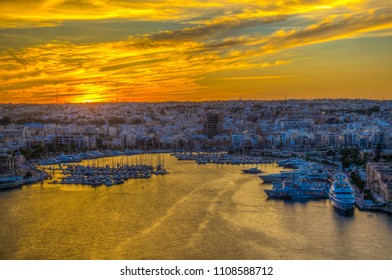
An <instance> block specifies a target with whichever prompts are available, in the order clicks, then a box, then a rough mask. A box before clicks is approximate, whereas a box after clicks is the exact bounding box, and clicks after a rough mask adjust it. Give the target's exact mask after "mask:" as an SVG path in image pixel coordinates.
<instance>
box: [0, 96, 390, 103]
mask: <svg viewBox="0 0 392 280" xmlns="http://www.w3.org/2000/svg"><path fill="white" fill-rule="evenodd" d="M322 100H333V101H338V100H363V101H365V100H366V101H392V98H391V99H377V98H349V97H344V98H330V97H329V98H290V99H242V98H240V99H229V100H203V101H196V100H182V101H181V100H168V101H92V102H63V103H52V102H49V103H35V102H33V103H26V102H21V103H13V102H7V103H3V102H0V105H89V104H90V105H93V104H124V103H148V104H152V103H160V104H163V103H212V102H233V101H239V102H249V101H254V102H257V101H259V102H287V101H322Z"/></svg>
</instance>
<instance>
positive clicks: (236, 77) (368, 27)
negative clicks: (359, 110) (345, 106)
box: [0, 0, 392, 103]
mask: <svg viewBox="0 0 392 280" xmlns="http://www.w3.org/2000/svg"><path fill="white" fill-rule="evenodd" d="M0 11H1V12H0V15H1V20H0V28H1V29H0V30H1V31H0V61H1V64H2V66H1V67H0V103H10V102H12V103H86V102H112V101H125V102H165V101H206V100H234V99H245V100H276V99H285V98H286V97H287V98H289V99H324V98H332V99H334V98H364V99H369V98H370V99H390V89H391V86H392V82H391V80H390V79H389V76H390V73H391V72H390V68H391V62H392V55H391V53H390V49H391V46H392V32H391V31H392V24H391V22H392V10H391V7H390V3H389V1H384V0H381V1H375V0H369V1H358V0H339V1H337V0H336V1H325V0H319V1H317V0H315V1H309V0H298V1H278V2H276V1H237V0H227V1H198V0H196V1H186V2H183V1H147V2H146V1H143V3H142V2H140V1H125V0H119V1H109V0H103V1H93V0H88V1H57V0H56V1H54V0H51V1H35V2H34V3H31V2H30V1H18V2H17V3H16V2H15V1H1V3H0Z"/></svg>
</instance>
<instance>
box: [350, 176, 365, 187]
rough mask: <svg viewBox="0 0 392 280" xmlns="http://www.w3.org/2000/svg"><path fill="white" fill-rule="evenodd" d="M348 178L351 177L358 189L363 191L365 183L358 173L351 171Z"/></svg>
mask: <svg viewBox="0 0 392 280" xmlns="http://www.w3.org/2000/svg"><path fill="white" fill-rule="evenodd" d="M350 178H351V181H352V182H353V183H354V184H355V185H357V187H358V188H359V190H360V191H361V192H363V190H364V188H365V185H366V184H365V181H364V180H362V179H361V177H360V176H359V175H358V173H356V172H351V174H350Z"/></svg>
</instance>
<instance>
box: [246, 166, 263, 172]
mask: <svg viewBox="0 0 392 280" xmlns="http://www.w3.org/2000/svg"><path fill="white" fill-rule="evenodd" d="M242 172H244V173H246V174H260V173H263V171H261V170H260V169H258V168H257V167H252V168H249V169H243V170H242Z"/></svg>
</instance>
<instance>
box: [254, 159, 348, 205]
mask: <svg viewBox="0 0 392 280" xmlns="http://www.w3.org/2000/svg"><path fill="white" fill-rule="evenodd" d="M278 165H280V166H282V167H287V168H293V169H294V170H291V171H282V172H280V173H278V174H268V175H264V174H262V175H259V177H260V178H261V179H262V180H263V182H264V183H268V184H272V189H265V190H264V191H265V193H266V194H267V195H268V197H270V198H282V199H321V198H329V199H330V202H331V205H332V206H333V207H334V208H336V209H338V210H341V211H344V212H349V211H351V210H353V208H354V204H355V196H354V191H353V189H352V188H351V185H350V183H349V180H348V178H347V176H346V175H345V174H343V173H338V174H334V172H333V171H328V170H325V168H324V167H322V166H321V165H319V164H317V163H311V162H307V161H304V160H301V159H289V160H282V161H278Z"/></svg>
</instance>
